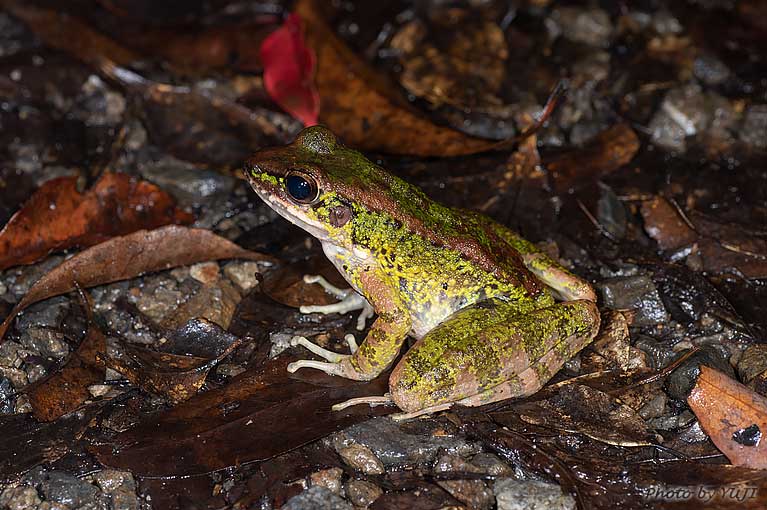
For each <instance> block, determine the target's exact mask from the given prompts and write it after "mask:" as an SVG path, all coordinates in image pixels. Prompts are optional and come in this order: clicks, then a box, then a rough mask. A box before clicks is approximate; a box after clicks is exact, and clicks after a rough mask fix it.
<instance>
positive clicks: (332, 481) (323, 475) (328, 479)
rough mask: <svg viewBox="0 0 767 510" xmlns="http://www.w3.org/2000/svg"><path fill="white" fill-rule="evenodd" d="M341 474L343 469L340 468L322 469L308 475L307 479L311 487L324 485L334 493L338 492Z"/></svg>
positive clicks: (339, 491)
mask: <svg viewBox="0 0 767 510" xmlns="http://www.w3.org/2000/svg"><path fill="white" fill-rule="evenodd" d="M343 474H344V470H343V469H341V468H337V467H335V468H330V469H323V470H322V471H317V472H315V473H312V474H311V475H309V481H310V482H311V486H312V487H325V488H326V489H327V490H329V491H331V492H333V493H335V494H340V493H341V476H342V475H343Z"/></svg>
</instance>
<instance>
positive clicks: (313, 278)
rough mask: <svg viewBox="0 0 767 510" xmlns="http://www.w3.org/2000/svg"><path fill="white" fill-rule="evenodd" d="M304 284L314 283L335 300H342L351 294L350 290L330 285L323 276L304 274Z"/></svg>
mask: <svg viewBox="0 0 767 510" xmlns="http://www.w3.org/2000/svg"><path fill="white" fill-rule="evenodd" d="M304 282H305V283H316V284H317V285H319V286H320V287H322V288H323V289H324V290H325V292H327V293H328V294H330V295H331V296H335V297H336V298H337V299H343V298H345V297H346V296H347V295H348V294H349V293H350V292H352V289H341V288H338V287H336V286H335V285H333V284H332V283H330V282H329V281H327V280H326V279H325V277H324V276H321V275H318V274H305V275H304Z"/></svg>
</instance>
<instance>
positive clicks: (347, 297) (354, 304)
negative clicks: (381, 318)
mask: <svg viewBox="0 0 767 510" xmlns="http://www.w3.org/2000/svg"><path fill="white" fill-rule="evenodd" d="M304 281H305V282H306V283H316V284H318V285H320V286H321V287H322V288H323V289H325V292H327V293H328V294H330V295H331V296H333V297H335V298H337V299H339V300H340V301H338V302H337V303H333V304H332V305H309V306H302V307H300V308H299V310H300V311H301V313H321V314H329V313H348V312H353V311H354V310H362V311H361V312H360V314H359V316H358V317H357V330H358V331H362V330H363V329H365V323H366V322H367V320H368V319H369V318H371V317H372V316H373V314H374V313H375V311H374V310H373V307H372V306H370V303H368V301H367V299H365V298H364V297H362V296H361V295H359V294H357V293H356V292H355V291H354V289H339V288H338V287H336V286H335V285H333V284H331V283H330V282H328V281H327V280H326V279H325V278H323V277H322V276H320V275H308V274H307V275H304Z"/></svg>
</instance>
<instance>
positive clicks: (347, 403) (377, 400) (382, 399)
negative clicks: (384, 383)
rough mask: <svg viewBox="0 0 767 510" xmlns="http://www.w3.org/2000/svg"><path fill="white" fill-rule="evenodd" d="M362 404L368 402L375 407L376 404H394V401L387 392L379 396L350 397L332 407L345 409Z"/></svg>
mask: <svg viewBox="0 0 767 510" xmlns="http://www.w3.org/2000/svg"><path fill="white" fill-rule="evenodd" d="M360 404H367V405H369V406H370V407H375V406H386V405H394V401H393V400H392V399H391V395H389V394H388V393H387V394H385V395H381V396H378V397H375V396H373V397H357V398H350V399H349V400H344V401H343V402H339V403H338V404H335V405H333V407H331V409H332V410H333V411H341V410H343V409H346V408H347V407H352V406H358V405H360Z"/></svg>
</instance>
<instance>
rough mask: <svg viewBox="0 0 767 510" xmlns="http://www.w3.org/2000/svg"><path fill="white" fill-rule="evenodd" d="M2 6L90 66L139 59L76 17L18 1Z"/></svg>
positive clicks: (7, 0) (50, 42)
mask: <svg viewBox="0 0 767 510" xmlns="http://www.w3.org/2000/svg"><path fill="white" fill-rule="evenodd" d="M0 5H2V6H3V8H5V9H7V10H8V11H9V12H10V13H11V14H13V15H14V16H16V17H17V18H19V19H21V20H22V21H24V23H26V24H27V25H28V26H29V28H30V29H32V31H33V32H34V33H35V35H37V36H38V37H39V38H40V39H41V40H43V41H44V42H45V44H47V45H48V46H51V47H52V48H56V49H59V50H63V51H66V52H69V53H71V54H73V55H74V56H76V57H77V58H79V59H81V60H82V61H84V62H87V63H89V64H92V65H95V64H98V63H99V62H100V61H101V60H102V59H108V60H110V61H112V62H115V63H117V64H120V65H128V64H131V63H132V62H135V61H137V60H139V58H140V57H139V55H138V54H137V53H134V52H133V51H131V50H129V49H127V48H124V47H123V46H121V45H119V44H117V43H116V42H114V41H113V40H112V39H110V38H109V37H107V36H105V35H103V34H101V33H99V32H97V31H95V30H93V29H92V28H91V27H89V26H88V24H87V23H85V22H84V21H82V20H81V19H79V18H77V17H76V16H72V15H69V14H65V13H62V12H58V11H56V10H52V9H50V10H49V9H43V8H41V7H38V6H35V5H31V3H30V2H25V1H19V0H2V2H0Z"/></svg>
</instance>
